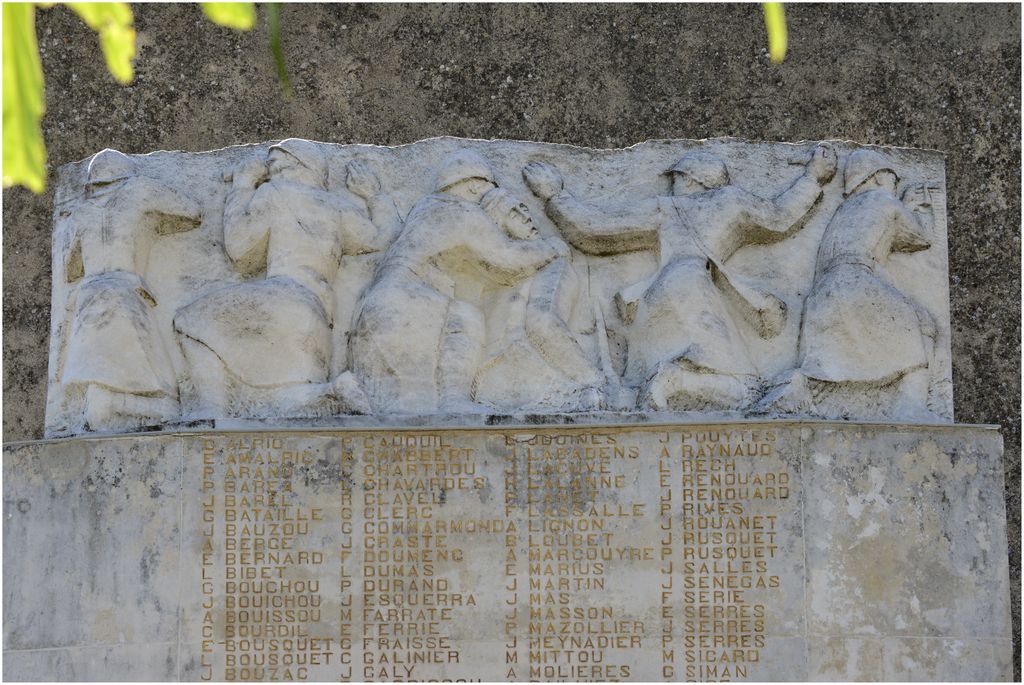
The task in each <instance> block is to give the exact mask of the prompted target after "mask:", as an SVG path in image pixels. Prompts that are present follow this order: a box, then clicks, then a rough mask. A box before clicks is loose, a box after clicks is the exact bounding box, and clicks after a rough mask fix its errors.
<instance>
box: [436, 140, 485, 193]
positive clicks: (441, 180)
mask: <svg viewBox="0 0 1024 685" xmlns="http://www.w3.org/2000/svg"><path fill="white" fill-rule="evenodd" d="M470 178H479V179H483V180H484V181H489V182H491V183H493V184H494V185H498V184H497V182H496V181H495V180H494V172H493V171H491V166H490V165H489V164H488V163H487V161H486V160H485V159H484V158H483V157H481V156H480V155H479V154H477V153H476V152H473V151H471V150H459V151H458V152H453V153H452V154H450V155H448V157H447V158H446V159H445V160H444V162H443V163H442V164H441V170H440V171H438V172H437V180H436V181H435V183H434V189H435V191H436V192H442V191H444V190H447V189H448V188H451V187H452V186H453V185H455V184H456V183H459V182H461V181H465V180H467V179H470Z"/></svg>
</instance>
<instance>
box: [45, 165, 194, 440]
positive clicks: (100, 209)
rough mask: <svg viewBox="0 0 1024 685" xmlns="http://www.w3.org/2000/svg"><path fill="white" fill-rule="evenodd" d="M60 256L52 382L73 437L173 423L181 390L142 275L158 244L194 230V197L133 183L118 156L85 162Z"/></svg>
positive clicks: (143, 180)
mask: <svg viewBox="0 0 1024 685" xmlns="http://www.w3.org/2000/svg"><path fill="white" fill-rule="evenodd" d="M69 220H70V221H71V222H72V227H71V230H70V231H69V233H68V236H69V239H70V241H69V244H68V245H67V246H66V247H65V250H64V251H63V255H64V271H65V274H66V277H67V280H68V282H69V283H73V282H76V281H77V285H76V286H75V288H74V289H73V290H72V292H71V295H70V297H69V300H68V310H69V313H70V317H69V325H66V326H65V327H64V328H63V333H64V336H63V337H64V341H65V349H64V354H63V355H62V357H61V359H60V362H59V364H60V367H59V369H58V374H57V376H58V378H60V380H61V382H62V384H63V387H64V390H65V394H66V399H65V409H66V411H67V414H66V416H67V419H68V422H69V423H70V424H72V425H71V426H69V428H71V429H72V430H74V429H75V428H84V429H85V430H90V431H128V430H137V429H139V428H142V427H145V426H147V425H153V424H159V423H163V422H165V421H169V420H172V419H175V418H177V416H178V414H179V405H178V389H177V383H176V381H175V377H174V369H173V367H172V365H171V360H170V356H169V355H168V352H167V349H166V348H165V347H164V343H163V339H162V337H161V336H160V334H159V332H158V329H157V323H156V317H155V308H156V306H157V298H156V297H155V296H154V294H153V291H152V289H151V288H150V287H149V285H147V283H146V281H145V279H144V278H143V274H145V272H146V265H147V261H148V259H149V252H150V247H151V246H152V243H153V240H154V239H155V238H156V237H157V236H158V235H163V234H168V233H173V232H177V231H186V230H190V229H193V228H195V227H196V226H198V225H199V222H200V209H199V205H198V204H196V203H195V202H194V201H193V200H192V199H191V198H189V197H186V196H185V195H183V194H182V193H180V192H178V191H176V190H174V189H173V188H170V187H168V186H166V185H164V184H162V183H160V182H158V181H156V180H155V179H152V178H149V177H147V176H143V175H138V174H137V172H136V169H135V163H134V162H133V161H132V159H131V158H130V157H128V156H126V155H123V154H121V153H120V152H117V151H115V150H103V151H102V152H100V153H98V154H97V155H96V156H95V157H93V158H92V161H90V162H89V169H88V185H87V186H86V194H85V199H84V201H83V202H82V203H81V204H80V205H79V206H78V207H77V208H76V209H75V210H74V212H73V213H72V214H71V216H70V219H69Z"/></svg>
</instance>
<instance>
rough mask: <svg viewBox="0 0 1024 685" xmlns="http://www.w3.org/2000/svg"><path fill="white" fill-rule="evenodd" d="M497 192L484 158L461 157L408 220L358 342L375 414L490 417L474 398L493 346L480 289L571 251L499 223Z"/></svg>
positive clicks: (369, 302) (523, 224)
mask: <svg viewBox="0 0 1024 685" xmlns="http://www.w3.org/2000/svg"><path fill="white" fill-rule="evenodd" d="M500 192H501V189H499V188H498V187H497V183H496V182H495V180H494V173H493V171H492V170H491V169H490V167H489V166H488V164H487V162H486V161H484V160H483V158H481V157H480V156H479V155H477V154H474V153H470V152H457V153H455V154H453V155H452V156H450V157H449V158H448V159H446V160H445V161H444V163H443V165H442V167H441V170H440V172H439V173H438V176H437V181H436V184H435V192H434V193H432V194H430V195H428V196H427V197H425V198H423V199H422V200H420V201H419V202H417V203H416V205H415V206H414V207H413V208H412V211H410V212H409V215H408V216H407V217H406V220H405V227H404V229H403V230H402V233H401V234H400V235H399V236H398V238H397V239H396V240H395V242H394V244H393V245H392V246H391V247H390V249H389V250H388V252H387V254H386V255H385V257H384V260H383V262H382V263H381V265H380V267H379V269H378V272H377V276H376V278H375V280H374V283H373V284H372V285H371V286H370V289H369V290H368V292H367V293H366V295H365V297H364V299H363V301H362V303H361V306H360V311H359V313H358V315H357V316H358V318H357V320H356V324H355V328H354V331H353V335H352V341H351V350H352V354H351V357H352V363H353V371H354V373H355V375H356V377H357V378H358V379H359V381H360V382H361V383H362V385H363V387H364V388H365V390H366V392H367V394H368V396H369V398H370V402H371V406H372V407H373V409H374V411H379V412H384V413H420V412H428V413H429V412H434V411H438V410H441V411H447V412H466V411H468V412H479V411H486V408H484V407H482V406H480V405H478V404H477V403H475V402H474V401H473V400H472V387H473V381H474V379H475V377H476V373H477V371H478V369H479V366H480V363H481V361H482V355H483V348H484V340H485V338H486V332H485V327H484V317H483V312H482V311H481V310H480V307H479V297H480V293H481V290H482V287H483V284H484V283H485V282H492V283H496V284H499V285H505V286H512V285H515V284H516V283H518V282H520V281H522V280H523V279H524V278H526V277H527V276H530V275H531V274H533V273H534V272H536V271H537V270H538V269H539V268H541V267H542V266H544V265H545V264H547V263H549V262H550V261H552V260H553V259H555V257H557V256H558V255H559V254H563V255H564V254H566V252H567V250H568V248H566V247H565V246H564V244H559V243H551V242H545V241H542V240H537V239H535V235H534V234H533V232H532V224H531V223H529V222H527V221H524V220H523V218H522V217H520V216H513V215H511V214H510V215H508V216H506V217H499V218H502V224H501V225H499V224H498V223H497V222H496V221H495V219H494V217H492V216H491V214H489V213H488V211H486V209H485V207H488V208H490V209H491V211H492V212H497V213H499V215H500V214H501V213H503V212H504V211H505V209H504V208H505V207H506V206H507V203H506V202H505V201H504V199H503V198H502V197H501V196H500V195H499V196H496V195H494V194H495V193H500ZM514 206H515V205H514V204H513V208H514ZM413 340H414V341H415V343H414V344H410V341H413Z"/></svg>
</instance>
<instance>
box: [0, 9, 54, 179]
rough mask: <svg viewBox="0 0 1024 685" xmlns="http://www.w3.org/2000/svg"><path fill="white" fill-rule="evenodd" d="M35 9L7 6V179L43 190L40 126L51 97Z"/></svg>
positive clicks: (4, 90) (44, 162)
mask: <svg viewBox="0 0 1024 685" xmlns="http://www.w3.org/2000/svg"><path fill="white" fill-rule="evenodd" d="M35 13H36V8H35V7H34V6H33V5H32V4H31V3H23V2H19V3H4V6H3V18H4V31H3V41H4V45H3V57H4V67H3V74H4V76H3V78H4V84H3V98H4V102H3V109H4V132H3V142H4V168H3V184H4V187H5V188H6V187H8V186H13V185H23V186H25V187H26V188H28V189H30V190H32V191H33V192H36V193H41V192H43V189H44V188H45V187H46V146H45V145H44V144H43V131H42V128H41V127H40V121H41V120H42V118H43V110H44V106H45V97H44V93H43V65H42V63H41V62H40V60H39V47H38V45H37V44H36V15H35Z"/></svg>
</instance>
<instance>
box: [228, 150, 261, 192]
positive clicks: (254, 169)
mask: <svg viewBox="0 0 1024 685" xmlns="http://www.w3.org/2000/svg"><path fill="white" fill-rule="evenodd" d="M266 178H267V165H266V163H265V162H264V161H263V160H262V159H260V158H258V157H252V158H250V159H247V160H245V161H244V162H242V163H240V164H239V165H238V166H236V167H235V168H234V171H233V172H229V173H227V174H225V176H224V180H225V181H229V182H230V181H232V180H233V181H234V182H235V185H241V186H249V187H252V188H255V187H256V186H257V185H258V184H259V182H260V181H262V180H265V179H266Z"/></svg>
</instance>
